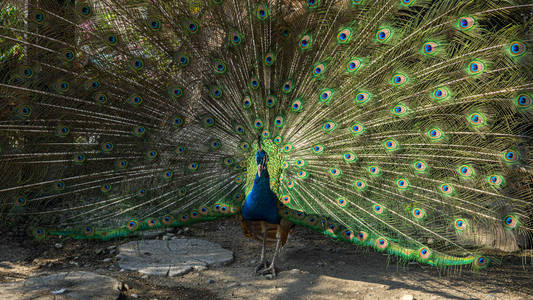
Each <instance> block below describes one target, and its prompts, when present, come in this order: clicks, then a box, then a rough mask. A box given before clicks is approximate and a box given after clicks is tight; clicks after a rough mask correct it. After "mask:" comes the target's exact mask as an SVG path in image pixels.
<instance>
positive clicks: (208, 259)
mask: <svg viewBox="0 0 533 300" xmlns="http://www.w3.org/2000/svg"><path fill="white" fill-rule="evenodd" d="M118 250H119V255H117V257H118V258H119V262H118V264H119V266H120V267H121V268H122V269H125V270H132V271H138V272H139V273H143V274H147V275H158V276H176V275H182V274H185V273H188V272H190V271H191V270H194V269H196V270H202V269H206V268H207V267H218V266H223V265H225V264H228V263H230V262H232V261H233V252H231V251H229V250H226V249H223V248H222V247H220V245H218V244H215V243H211V242H208V241H204V240H197V239H176V240H166V241H165V240H140V241H133V242H129V243H126V244H122V245H121V246H120V247H119V248H118Z"/></svg>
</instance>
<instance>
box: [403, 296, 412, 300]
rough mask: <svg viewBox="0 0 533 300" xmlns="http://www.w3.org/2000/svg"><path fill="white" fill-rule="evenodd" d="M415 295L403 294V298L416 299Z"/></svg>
mask: <svg viewBox="0 0 533 300" xmlns="http://www.w3.org/2000/svg"><path fill="white" fill-rule="evenodd" d="M414 299H415V297H413V295H403V296H402V298H401V300H414Z"/></svg>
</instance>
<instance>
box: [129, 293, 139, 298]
mask: <svg viewBox="0 0 533 300" xmlns="http://www.w3.org/2000/svg"><path fill="white" fill-rule="evenodd" d="M130 297H132V298H138V297H139V296H137V294H131V295H130Z"/></svg>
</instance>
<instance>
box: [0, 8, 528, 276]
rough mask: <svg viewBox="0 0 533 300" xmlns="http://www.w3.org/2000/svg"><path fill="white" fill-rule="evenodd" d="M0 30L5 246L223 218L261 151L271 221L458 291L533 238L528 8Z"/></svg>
mask: <svg viewBox="0 0 533 300" xmlns="http://www.w3.org/2000/svg"><path fill="white" fill-rule="evenodd" d="M0 8H3V12H4V14H3V15H2V19H1V20H0V21H1V22H0V42H1V44H0V45H1V46H0V51H2V52H0V54H1V55H2V57H1V60H0V63H1V64H0V69H1V70H2V73H1V74H0V101H1V102H0V115H1V118H0V170H1V176H0V177H1V181H0V201H1V202H0V220H1V221H2V223H3V225H4V226H8V227H11V228H18V229H27V230H28V232H30V233H31V234H32V235H33V236H34V237H35V238H37V239H43V238H45V237H46V236H49V235H63V236H72V237H75V238H91V239H110V238H115V237H121V236H128V235H132V234H136V233H138V232H139V231H141V230H146V229H154V228H161V227H170V226H183V225H186V224H191V223H194V222H202V221H209V220H214V219H217V218H220V217H224V216H232V215H236V214H240V213H241V207H242V206H243V202H245V201H244V200H245V199H246V198H247V196H249V195H250V194H251V192H252V190H253V189H254V180H255V179H256V176H257V175H258V174H257V170H258V168H257V166H258V165H259V164H260V162H261V160H259V159H256V158H257V157H256V154H257V153H258V152H257V151H258V147H259V146H260V145H261V144H262V149H263V151H264V153H265V155H266V156H267V157H268V163H267V169H266V173H267V177H266V178H265V177H262V178H261V180H268V181H269V187H270V189H271V191H272V192H273V193H274V194H275V195H274V194H272V195H274V196H275V197H274V199H278V200H279V201H278V203H277V207H278V209H277V213H278V215H279V216H280V217H281V218H282V221H283V220H285V221H290V222H292V223H295V224H298V225H302V226H306V227H310V228H313V229H315V230H318V231H320V232H323V233H324V234H326V235H328V236H331V237H334V238H337V239H342V240H346V241H348V242H351V243H354V244H357V245H361V246H365V247H371V248H374V249H376V250H377V251H383V252H386V253H389V254H393V255H397V256H399V257H401V258H403V259H406V260H417V261H420V262H423V263H427V264H430V265H435V266H461V265H471V266H472V267H473V268H474V269H478V268H483V267H486V266H487V265H489V261H490V260H491V259H490V258H489V257H488V256H487V255H486V254H485V252H486V251H485V249H486V248H499V249H501V250H505V251H508V252H512V251H516V250H518V247H519V246H524V243H523V242H520V241H523V240H525V239H527V237H530V236H531V234H532V231H533V220H532V218H533V182H532V174H533V173H532V167H531V163H532V158H531V156H530V155H531V154H530V152H531V149H532V145H533V143H532V133H533V129H532V126H531V124H532V123H531V120H532V111H533V110H532V109H531V94H532V90H533V77H532V70H533V69H532V64H531V55H530V54H531V41H532V39H531V31H530V30H529V28H530V27H529V26H530V25H531V19H530V16H531V12H532V8H533V4H531V3H529V2H528V1H458V0H451V1H440V0H434V1H430V0H416V1H415V0H411V1H408V0H401V1H400V0H385V1H382V0H373V1H370V0H362V1H356V0H352V1H326V0H308V1H286V0H278V1H274V0H267V1H249V0H247V1H230V0H225V1H223V0H205V1H196V0H190V1H185V0H184V1H178V0H173V1H148V0H146V1H144V0H138V1H122V0H98V1H97V0H94V1H38V0H29V1H27V5H22V4H20V3H19V2H13V3H11V2H9V1H8V2H6V3H3V4H0ZM257 135H261V137H262V141H261V142H260V144H258V143H257V142H255V140H256V138H257ZM261 155H263V154H261ZM271 223H272V222H271ZM285 239H286V237H285ZM521 243H522V244H521ZM509 245H510V246H509ZM526 246H527V245H526ZM493 260H494V259H493Z"/></svg>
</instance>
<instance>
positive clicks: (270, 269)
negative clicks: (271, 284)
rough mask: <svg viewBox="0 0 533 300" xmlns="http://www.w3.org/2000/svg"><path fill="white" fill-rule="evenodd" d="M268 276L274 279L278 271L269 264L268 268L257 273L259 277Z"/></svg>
mask: <svg viewBox="0 0 533 300" xmlns="http://www.w3.org/2000/svg"><path fill="white" fill-rule="evenodd" d="M268 274H271V275H272V276H273V277H276V276H277V275H278V269H276V266H274V265H273V264H271V265H270V267H268V268H264V269H262V270H261V271H260V272H259V275H268Z"/></svg>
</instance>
